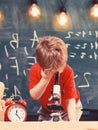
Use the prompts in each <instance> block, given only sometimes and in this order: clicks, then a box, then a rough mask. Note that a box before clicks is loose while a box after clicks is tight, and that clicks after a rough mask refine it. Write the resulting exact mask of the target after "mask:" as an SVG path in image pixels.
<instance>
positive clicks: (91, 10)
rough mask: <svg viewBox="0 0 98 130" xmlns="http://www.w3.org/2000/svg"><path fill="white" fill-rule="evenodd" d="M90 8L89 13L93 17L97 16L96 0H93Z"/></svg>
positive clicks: (97, 3)
mask: <svg viewBox="0 0 98 130" xmlns="http://www.w3.org/2000/svg"><path fill="white" fill-rule="evenodd" d="M92 5H93V6H92V7H91V9H90V15H91V17H93V18H98V0H94V1H93V3H92Z"/></svg>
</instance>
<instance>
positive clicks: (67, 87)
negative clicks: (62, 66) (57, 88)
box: [64, 68, 79, 99]
mask: <svg viewBox="0 0 98 130" xmlns="http://www.w3.org/2000/svg"><path fill="white" fill-rule="evenodd" d="M65 78H66V81H65V82H64V93H65V95H64V96H65V99H71V98H75V99H77V98H79V92H78V90H77V88H76V85H75V81H74V71H73V69H72V68H69V70H68V71H67V73H66V76H65Z"/></svg>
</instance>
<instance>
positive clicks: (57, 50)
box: [36, 36, 68, 69]
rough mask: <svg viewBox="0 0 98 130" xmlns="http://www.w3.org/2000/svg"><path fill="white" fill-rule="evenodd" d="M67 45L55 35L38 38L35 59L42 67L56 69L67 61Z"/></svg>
mask: <svg viewBox="0 0 98 130" xmlns="http://www.w3.org/2000/svg"><path fill="white" fill-rule="evenodd" d="M67 59H68V54H67V46H66V44H65V43H64V41H63V40H61V39H60V38H58V37H55V36H44V37H42V38H39V42H38V44H37V47H36V60H37V62H38V63H39V64H40V66H41V67H42V68H43V69H48V68H54V69H57V68H59V67H60V66H61V65H63V64H64V63H66V62H67Z"/></svg>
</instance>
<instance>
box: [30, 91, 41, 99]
mask: <svg viewBox="0 0 98 130" xmlns="http://www.w3.org/2000/svg"><path fill="white" fill-rule="evenodd" d="M30 96H31V97H32V98H33V99H34V100H39V97H38V96H37V95H36V93H34V92H33V91H32V90H30Z"/></svg>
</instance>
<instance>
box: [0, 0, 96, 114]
mask: <svg viewBox="0 0 98 130" xmlns="http://www.w3.org/2000/svg"><path fill="white" fill-rule="evenodd" d="M62 3H66V5H65V6H66V9H67V14H68V15H69V16H70V18H71V26H70V27H69V28H68V29H64V30H58V29H56V28H54V27H53V25H52V18H53V16H54V14H55V13H57V12H58V11H59V9H60V7H61V5H62ZM38 5H39V6H40V8H41V10H42V17H41V18H40V20H38V21H34V20H31V19H30V18H29V17H28V14H27V10H28V8H29V6H30V1H29V0H9V1H6V0H0V11H1V12H2V14H3V15H4V21H3V22H2V23H1V21H0V81H2V82H4V84H5V86H6V89H5V93H4V97H5V98H7V97H8V98H9V97H16V96H19V97H21V98H22V99H24V100H26V102H27V104H28V105H27V111H28V114H29V115H34V114H36V111H37V110H38V109H39V107H40V104H39V102H38V101H34V100H32V99H31V97H30V95H29V91H28V87H27V86H28V74H29V69H30V66H31V65H32V64H33V63H35V61H36V59H35V47H36V45H37V41H38V38H39V37H41V36H45V35H52V36H57V37H59V38H61V39H63V40H64V41H65V43H66V44H67V45H68V55H69V58H68V64H69V65H70V66H71V67H72V68H73V69H74V71H75V76H74V78H75V82H76V87H77V88H78V89H79V91H80V94H81V100H82V103H83V107H84V108H87V109H98V92H97V90H98V71H97V69H98V21H97V20H95V19H91V18H90V17H89V14H88V12H89V8H90V6H91V0H90V1H89V0H82V1H81V0H78V1H73V0H68V1H66V2H65V0H62V1H60V0H39V1H38ZM63 5H64V4H63Z"/></svg>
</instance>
